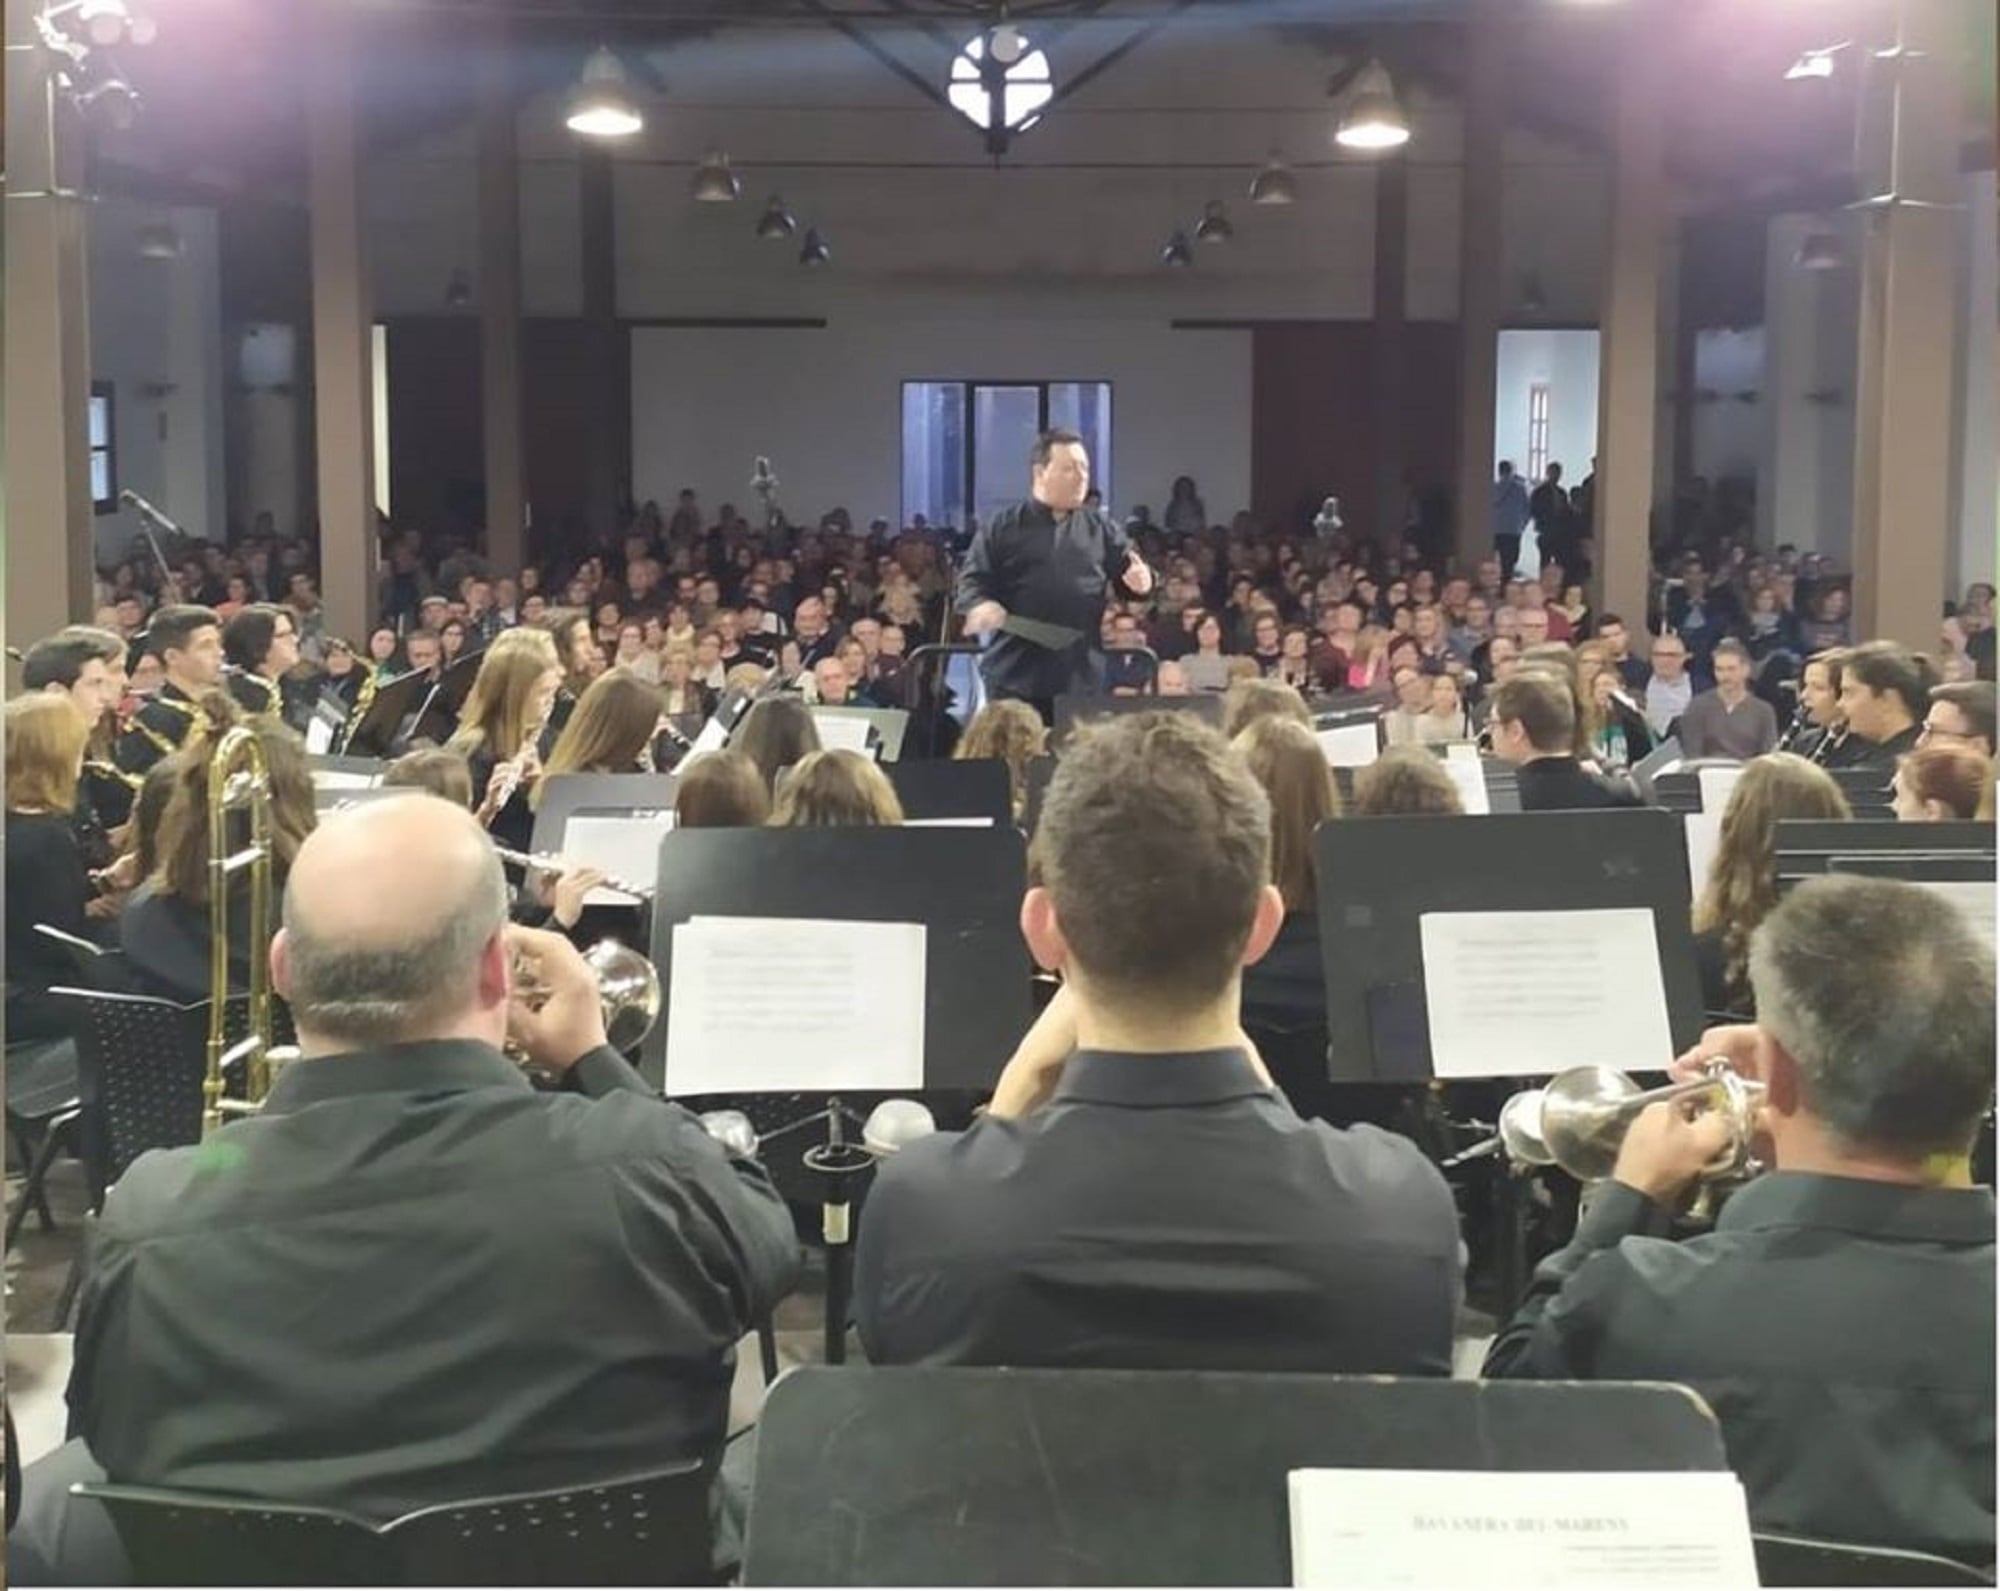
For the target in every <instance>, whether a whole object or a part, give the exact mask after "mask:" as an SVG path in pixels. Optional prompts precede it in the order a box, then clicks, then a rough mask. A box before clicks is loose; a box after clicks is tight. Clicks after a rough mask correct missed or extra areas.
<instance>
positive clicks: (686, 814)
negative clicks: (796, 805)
mask: <svg viewBox="0 0 2000 1591" xmlns="http://www.w3.org/2000/svg"><path fill="white" fill-rule="evenodd" d="M770 820H771V788H770V786H769V785H767V784H766V783H765V782H764V776H763V774H761V773H759V772H758V771H757V764H756V763H754V762H752V761H751V760H750V759H749V758H748V757H746V756H745V755H744V754H743V753H742V752H740V751H711V752H704V753H703V754H702V755H701V756H699V757H691V758H689V759H688V760H687V761H686V762H683V763H682V764H681V765H680V768H679V770H678V777H677V778H676V779H675V781H674V827H675V828H677V829H760V828H762V827H763V826H764V825H765V824H766V823H768V822H770Z"/></svg>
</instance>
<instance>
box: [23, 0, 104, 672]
mask: <svg viewBox="0 0 2000 1591" xmlns="http://www.w3.org/2000/svg"><path fill="white" fill-rule="evenodd" d="M36 9H37V8H36V7H34V6H30V5H15V6H11V7H9V8H8V11H7V155H8V161H7V165H8V171H7V247H6V256H7V262H6V292H7V309H6V341H5V361H6V374H5V388H6V404H7V409H6V413H7V424H6V528H7V531H8V537H7V543H6V559H5V564H6V574H5V579H6V613H7V635H6V638H7V641H8V643H9V644H10V645H16V646H26V645H28V644H29V643H31V642H33V641H34V640H36V639H37V638H39V637H41V636H43V635H46V634H48V632H49V631H51V630H54V629H56V628H58V627H60V626H61V625H62V624H64V623H66V622H68V621H69V620H72V619H88V618H90V617H91V605H92V603H91V599H92V595H93V575H94V562H93V549H92V545H91V530H92V519H93V511H92V507H91V495H90V276H89V270H88V264H87V258H86V228H85V209H84V201H83V199H82V197H81V194H80V193H79V191H78V190H79V187H80V184H81V182H82V179H83V171H82V150H81V149H80V148H79V147H78V143H79V140H78V134H79V129H78V128H77V126H76V125H75V122H74V115H75V113H74V111H73V110H72V108H71V107H70V106H69V105H67V104H65V103H63V101H62V99H61V97H60V95H59V93H58V91H57V90H56V88H55V86H54V84H53V83H52V82H51V80H50V74H49V65H50V62H49V57H48V56H47V54H46V53H45V52H44V51H43V50H42V49H41V48H40V46H39V45H38V44H37V43H36V32H35V26H34V16H35V11H36Z"/></svg>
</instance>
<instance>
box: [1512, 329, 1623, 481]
mask: <svg viewBox="0 0 2000 1591" xmlns="http://www.w3.org/2000/svg"><path fill="white" fill-rule="evenodd" d="M1538 382H1546V383H1547V384H1548V389H1549V462H1550V463H1551V464H1560V465H1561V466H1562V467H1563V479H1564V480H1565V481H1566V482H1568V483H1569V484H1570V485H1571V486H1574V485H1575V484H1576V483H1577V482H1578V481H1580V480H1582V479H1583V478H1584V476H1586V475H1588V474H1589V473H1590V460H1591V456H1592V455H1593V454H1594V453H1595V452H1596V451H1597V333H1596V332H1594V331H1503V332H1502V333H1501V334H1500V360H1499V377H1498V380H1497V381H1496V383H1495V404H1494V414H1493V441H1494V457H1495V458H1496V459H1511V460H1512V461H1513V464H1514V468H1515V469H1516V470H1518V471H1520V472H1521V473H1522V474H1524V475H1525V474H1526V473H1527V470H1528V389H1529V388H1530V387H1532V386H1534V385H1536V384H1537V383H1538Z"/></svg>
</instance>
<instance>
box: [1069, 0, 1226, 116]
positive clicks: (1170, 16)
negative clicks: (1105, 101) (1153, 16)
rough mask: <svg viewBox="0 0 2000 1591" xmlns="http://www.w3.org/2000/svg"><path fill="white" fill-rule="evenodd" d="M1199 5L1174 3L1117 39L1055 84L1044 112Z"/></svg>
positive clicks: (1184, 0)
mask: <svg viewBox="0 0 2000 1591" xmlns="http://www.w3.org/2000/svg"><path fill="white" fill-rule="evenodd" d="M1200 3H1201V0H1174V4H1173V6H1172V7H1171V9H1170V10H1169V11H1168V13H1167V14H1166V15H1165V16H1163V17H1160V18H1158V19H1157V20H1155V21H1152V22H1149V23H1147V24H1146V25H1145V26H1144V27H1142V28H1140V29H1139V30H1138V31H1137V32H1136V33H1134V34H1133V35H1132V36H1131V37H1130V38H1127V39H1123V40H1120V41H1119V42H1118V43H1117V44H1114V45H1113V46H1112V47H1111V48H1110V49H1108V50H1106V51H1105V52H1104V53H1103V54H1102V55H1100V56H1099V57H1098V58H1097V59H1096V60H1094V61H1092V62H1091V63H1090V65H1088V66H1086V67H1084V68H1083V70H1082V71H1080V72H1078V73H1076V74H1075V75H1074V76H1073V77H1071V78H1069V79H1068V80H1067V81H1065V82H1062V83H1058V84H1057V85H1056V91H1055V93H1054V94H1052V95H1051V96H1050V97H1049V103H1048V109H1049V110H1054V109H1055V108H1056V106H1058V105H1060V104H1061V103H1062V102H1063V101H1064V100H1066V99H1068V98H1069V97H1070V95H1072V94H1074V93H1075V92H1076V91H1077V90H1078V89H1080V88H1083V87H1085V86H1086V85H1087V84H1090V83H1092V82H1094V81H1096V79H1098V78H1100V77H1102V76H1103V75H1104V74H1105V73H1106V72H1108V71H1110V70H1111V69H1112V68H1113V67H1114V66H1116V65H1117V64H1118V63H1119V62H1120V61H1122V60H1124V59H1125V58H1126V56H1128V55H1130V54H1131V53H1132V52H1133V51H1134V50H1137V49H1139V48H1141V47H1142V46H1144V45H1145V44H1147V43H1148V42H1149V41H1150V40H1152V39H1155V38H1157V37H1158V36H1159V35H1160V33H1161V31H1162V30H1164V29H1165V28H1168V27H1170V26H1172V24H1173V22H1174V20H1175V18H1177V17H1179V16H1180V15H1181V14H1182V13H1183V12H1185V11H1187V10H1189V9H1190V8H1191V7H1193V6H1196V5H1199V4H1200Z"/></svg>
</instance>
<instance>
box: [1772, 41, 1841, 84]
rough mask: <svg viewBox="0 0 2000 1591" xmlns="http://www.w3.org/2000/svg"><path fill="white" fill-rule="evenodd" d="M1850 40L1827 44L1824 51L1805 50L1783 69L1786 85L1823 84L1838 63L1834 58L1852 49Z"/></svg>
mask: <svg viewBox="0 0 2000 1591" xmlns="http://www.w3.org/2000/svg"><path fill="white" fill-rule="evenodd" d="M1852 45H1853V41H1852V40H1851V39H1843V40H1841V42H1840V43H1838V44H1829V45H1827V46H1826V47H1825V48H1824V49H1818V50H1807V51H1806V52H1805V54H1803V55H1801V56H1800V57H1799V58H1798V59H1797V60H1796V61H1794V62H1792V64H1791V65H1790V66H1788V67H1786V68H1785V81H1786V82H1787V83H1808V82H1821V83H1823V82H1825V81H1826V80H1827V79H1828V78H1830V77H1832V76H1833V74H1834V71H1835V69H1836V67H1837V66H1838V65H1839V63H1838V62H1837V61H1836V60H1835V57H1836V56H1838V55H1839V54H1840V52H1841V51H1842V50H1845V49H1849V48H1852Z"/></svg>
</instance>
